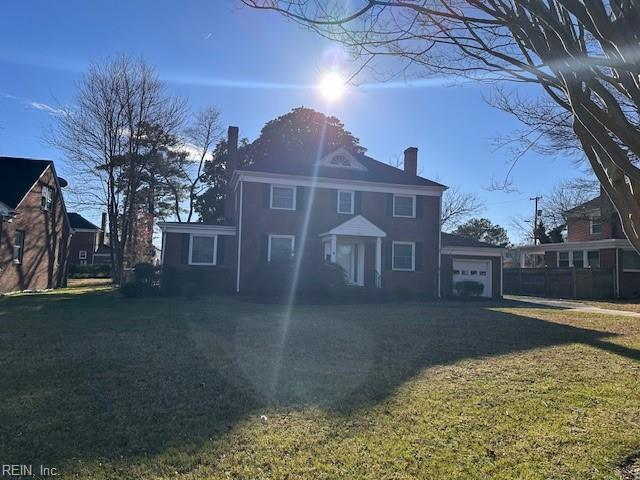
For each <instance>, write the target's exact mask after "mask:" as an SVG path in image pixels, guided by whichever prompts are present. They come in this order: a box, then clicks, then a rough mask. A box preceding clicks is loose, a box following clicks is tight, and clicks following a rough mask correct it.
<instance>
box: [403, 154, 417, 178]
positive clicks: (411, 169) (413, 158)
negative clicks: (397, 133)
mask: <svg viewBox="0 0 640 480" xmlns="http://www.w3.org/2000/svg"><path fill="white" fill-rule="evenodd" d="M404 171H405V172H406V173H408V174H410V175H417V174H418V149H417V148H416V147H409V148H407V149H406V150H405V151H404Z"/></svg>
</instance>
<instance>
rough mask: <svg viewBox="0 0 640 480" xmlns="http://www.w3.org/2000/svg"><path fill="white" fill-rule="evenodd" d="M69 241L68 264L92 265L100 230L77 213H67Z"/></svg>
mask: <svg viewBox="0 0 640 480" xmlns="http://www.w3.org/2000/svg"><path fill="white" fill-rule="evenodd" d="M69 223H70V225H71V240H70V242H69V264H73V265H93V264H94V255H95V253H96V250H97V249H98V245H99V243H98V242H99V237H100V228H98V227H97V226H96V225H94V224H93V223H91V222H90V221H89V220H87V219H86V218H84V217H83V216H82V215H80V214H79V213H73V212H70V213H69Z"/></svg>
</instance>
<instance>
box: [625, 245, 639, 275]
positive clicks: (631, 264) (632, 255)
mask: <svg viewBox="0 0 640 480" xmlns="http://www.w3.org/2000/svg"><path fill="white" fill-rule="evenodd" d="M622 270H623V271H625V272H640V255H638V253H637V252H635V251H634V250H623V251H622Z"/></svg>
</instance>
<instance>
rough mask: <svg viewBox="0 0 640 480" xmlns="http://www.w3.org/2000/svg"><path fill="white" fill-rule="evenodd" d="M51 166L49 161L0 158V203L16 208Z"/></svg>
mask: <svg viewBox="0 0 640 480" xmlns="http://www.w3.org/2000/svg"><path fill="white" fill-rule="evenodd" d="M51 164H52V162H51V161H50V160H33V159H31V158H16V157H0V202H2V203H4V204H5V205H7V206H8V207H9V208H16V207H17V206H18V204H19V203H20V202H21V201H22V199H23V198H24V196H25V195H26V194H27V193H28V192H29V190H31V187H32V186H33V185H34V184H35V183H36V182H37V181H38V179H39V178H40V176H41V175H42V174H43V172H44V171H45V169H46V168H47V167H48V166H49V165H51Z"/></svg>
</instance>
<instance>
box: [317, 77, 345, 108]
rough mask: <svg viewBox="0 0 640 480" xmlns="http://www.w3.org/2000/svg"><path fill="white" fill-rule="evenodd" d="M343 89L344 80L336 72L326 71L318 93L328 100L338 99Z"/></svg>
mask: <svg viewBox="0 0 640 480" xmlns="http://www.w3.org/2000/svg"><path fill="white" fill-rule="evenodd" d="M344 89H345V82H344V80H343V79H342V77H341V76H340V74H339V73H338V72H331V73H328V74H327V75H326V76H325V77H324V78H323V79H322V81H321V82H320V93H322V96H323V97H324V98H326V99H327V100H329V101H330V102H331V101H334V100H337V99H339V98H340V97H341V96H342V94H343V93H344Z"/></svg>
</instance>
